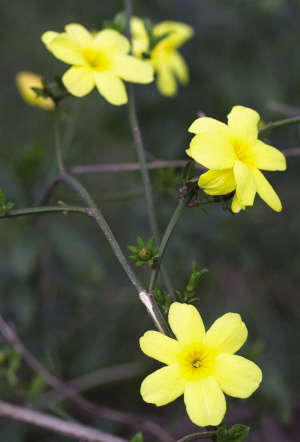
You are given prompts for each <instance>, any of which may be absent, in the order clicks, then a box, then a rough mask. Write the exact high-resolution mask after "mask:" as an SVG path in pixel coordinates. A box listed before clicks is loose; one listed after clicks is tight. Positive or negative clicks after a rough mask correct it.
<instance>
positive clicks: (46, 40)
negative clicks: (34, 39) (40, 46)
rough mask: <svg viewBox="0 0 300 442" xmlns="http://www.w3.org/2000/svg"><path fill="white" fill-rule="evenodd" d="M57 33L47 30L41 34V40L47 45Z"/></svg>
mask: <svg viewBox="0 0 300 442" xmlns="http://www.w3.org/2000/svg"><path fill="white" fill-rule="evenodd" d="M57 35H59V34H58V32H54V31H47V32H45V33H44V34H43V35H42V37H41V40H42V42H43V43H45V45H46V46H47V45H48V44H49V43H51V41H52V40H53V39H54V38H55V37H56V36H57Z"/></svg>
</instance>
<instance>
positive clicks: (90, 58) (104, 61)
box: [82, 49, 109, 71]
mask: <svg viewBox="0 0 300 442" xmlns="http://www.w3.org/2000/svg"><path fill="white" fill-rule="evenodd" d="M82 55H83V58H84V59H85V61H86V62H87V64H88V65H89V67H90V68H92V69H94V70H95V71H106V70H107V69H108V67H109V61H108V58H107V57H106V56H105V55H104V54H102V52H98V51H95V50H94V49H84V50H83V51H82Z"/></svg>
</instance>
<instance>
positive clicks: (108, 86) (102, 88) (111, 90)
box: [94, 72, 128, 106]
mask: <svg viewBox="0 0 300 442" xmlns="http://www.w3.org/2000/svg"><path fill="white" fill-rule="evenodd" d="M94 79H95V82H96V86H97V88H98V90H99V92H100V94H101V95H103V97H104V98H105V99H106V100H107V101H109V103H111V104H114V105H115V106H120V105H121V104H125V103H127V101H128V98H127V93H126V89H125V86H124V83H123V81H122V80H120V78H118V77H116V76H114V75H110V74H106V73H103V72H94Z"/></svg>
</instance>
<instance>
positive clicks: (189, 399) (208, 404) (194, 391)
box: [184, 376, 226, 427]
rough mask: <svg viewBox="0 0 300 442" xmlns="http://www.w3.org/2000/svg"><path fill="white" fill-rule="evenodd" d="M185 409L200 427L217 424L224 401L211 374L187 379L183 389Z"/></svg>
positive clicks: (220, 419) (221, 415)
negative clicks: (194, 379) (196, 378)
mask: <svg viewBox="0 0 300 442" xmlns="http://www.w3.org/2000/svg"><path fill="white" fill-rule="evenodd" d="M184 402H185V405H186V411H187V413H188V415H189V417H190V419H191V421H192V422H194V424H196V425H199V426H200V427H206V426H207V425H219V424H220V423H221V421H222V419H223V417H224V414H225V411H226V401H225V397H224V394H223V392H222V390H221V388H220V387H219V384H218V383H217V381H215V379H214V378H213V377H211V376H208V377H206V378H203V379H199V380H196V381H189V382H188V383H187V384H186V387H185V391H184Z"/></svg>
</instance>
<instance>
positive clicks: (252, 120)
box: [228, 106, 260, 147]
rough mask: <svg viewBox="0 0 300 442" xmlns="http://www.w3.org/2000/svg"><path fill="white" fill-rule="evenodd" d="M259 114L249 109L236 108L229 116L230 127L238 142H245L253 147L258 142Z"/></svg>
mask: <svg viewBox="0 0 300 442" xmlns="http://www.w3.org/2000/svg"><path fill="white" fill-rule="evenodd" d="M259 119H260V117H259V114H258V113H257V112H255V111H254V110H252V109H249V108H248V107H243V106H234V107H233V108H232V111H231V112H230V114H229V115H228V126H229V127H230V129H232V131H233V133H234V134H235V136H236V138H237V139H238V140H243V141H245V142H246V144H247V145H248V146H249V147H251V146H253V145H254V144H255V142H256V140H257V124H258V122H259Z"/></svg>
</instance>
